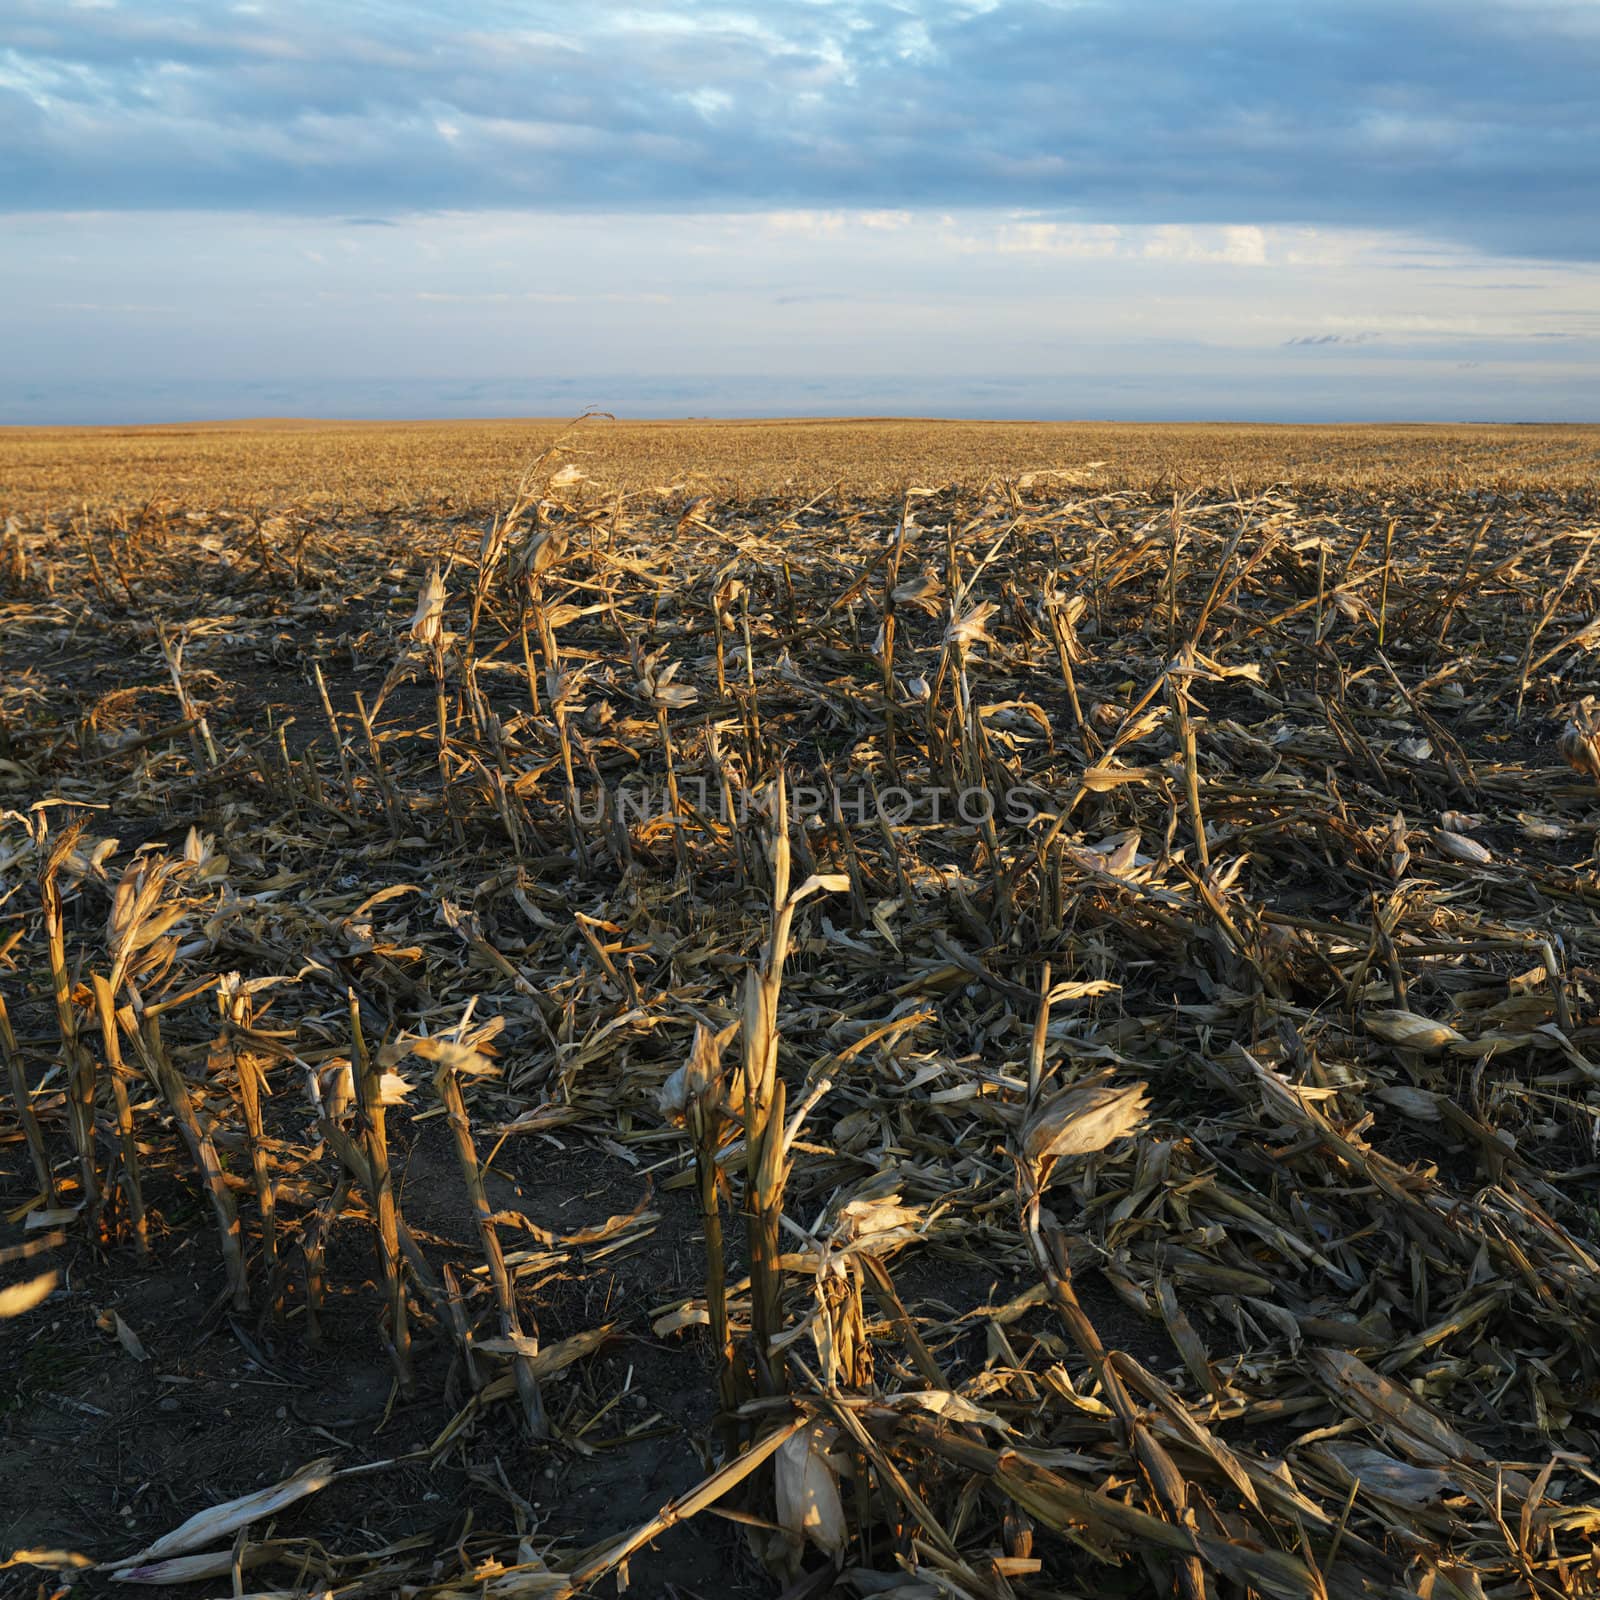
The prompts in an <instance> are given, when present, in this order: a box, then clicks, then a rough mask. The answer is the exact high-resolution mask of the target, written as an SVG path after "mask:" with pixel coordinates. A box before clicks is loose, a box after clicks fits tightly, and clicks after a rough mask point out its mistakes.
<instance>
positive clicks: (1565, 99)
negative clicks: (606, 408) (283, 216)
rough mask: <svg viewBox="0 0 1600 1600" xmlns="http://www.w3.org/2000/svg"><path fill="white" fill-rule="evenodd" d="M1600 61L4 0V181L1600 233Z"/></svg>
mask: <svg viewBox="0 0 1600 1600" xmlns="http://www.w3.org/2000/svg"><path fill="white" fill-rule="evenodd" d="M1596 82H1600V10H1597V8H1596V7H1595V6H1594V5H1593V4H1592V3H1590V0H1412V3H1408V4H1405V5H1395V4H1394V3H1393V0H1303V3H1299V4H1293V5H1286V4H1284V3H1283V0H1192V3H1190V4H1186V5H1182V6H1178V5H1173V4H1172V3H1171V0H1077V3H1073V4H1065V3H1055V0H998V3H992V0H991V3H984V0H970V3H962V0H942V3H937V4H935V3H932V0H926V3H918V0H898V3H889V0H757V3H751V4H748V5H745V6H743V7H740V6H721V5H712V4H707V5H696V6H693V7H686V6H682V5H668V4H666V3H665V0H661V3H659V5H658V8H657V9H655V10H651V9H650V5H649V0H644V3H642V4H640V3H635V4H618V3H615V0H589V3H588V4H587V5H585V6H583V7H572V6H560V7H558V6H556V5H554V4H551V3H544V0H534V3H531V4H528V3H523V4H516V3H512V0H476V3H473V0H468V3H467V4H464V5H459V6H451V7H443V6H436V5H428V4H398V3H388V0H342V3H341V4H340V5H338V6H337V7H323V6H317V5H314V4H312V3H310V0H259V3H257V4H240V5H233V6H226V5H221V4H215V3H210V0H206V3H201V0H121V3H120V4H118V3H110V4H108V3H106V0H92V3H87V4H83V3H80V4H72V3H68V0H0V208H4V209H8V210H13V211H16V210H33V209H42V210H71V209H97V208H101V209H104V208H109V209H118V210H126V209H149V208H189V209H237V210H260V211H277V212H288V213H300V214H306V213H312V214H326V215H329V216H339V215H342V214H346V213H357V214H358V215H359V217H360V219H361V220H365V219H366V218H367V217H368V216H370V215H372V214H377V215H380V216H381V215H382V214H384V213H390V212H393V213H405V212H411V211H418V210H439V209H464V210H473V209H484V208H497V207H513V208H524V209H526V208H534V209H539V208H544V209H561V210H608V209H633V210H651V211H661V210H699V209H744V208H752V207H763V208H765V207H774V206H852V207H853V206H865V207H872V206H905V205H917V206H941V207H942V206H950V207H955V206H1002V207H1004V206H1015V207H1030V208H1036V209H1040V210H1043V211H1045V212H1047V213H1050V214H1052V215H1064V216H1081V217H1088V218H1092V219H1095V220H1100V221H1113V222H1129V223H1135V222H1145V221H1162V222H1252V223H1311V224H1318V225H1341V224H1343V225H1363V226H1380V227H1385V228H1400V229H1406V230H1409V231H1414V232H1418V233H1428V234H1433V235H1436V236H1443V237H1448V238H1451V239H1454V240H1458V241H1464V242H1467V243H1470V244H1474V245H1480V246H1483V247H1485V248H1489V249H1492V250H1495V251H1498V252H1500V253H1502V254H1520V255H1528V256H1544V257H1550V258H1568V259H1600V205H1597V203H1596V202H1597V199H1600V180H1597V176H1596V173H1597V166H1600V164H1597V163H1596V161H1595V151H1596V150H1597V149H1600V97H1597V96H1596V95H1595V93H1594V85H1595V84H1596ZM353 220H354V219H353Z"/></svg>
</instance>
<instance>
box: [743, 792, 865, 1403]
mask: <svg viewBox="0 0 1600 1600" xmlns="http://www.w3.org/2000/svg"><path fill="white" fill-rule="evenodd" d="M772 796H773V805H772V811H773V832H772V843H771V853H772V929H771V933H770V935H769V937H768V940H767V947H766V949H765V951H764V952H763V953H762V959H761V965H760V967H759V968H752V969H751V970H750V971H749V972H748V973H747V974H746V976H745V985H744V1126H745V1226H746V1231H747V1235H748V1240H749V1250H750V1301H751V1331H752V1334H753V1337H754V1341H755V1368H756V1383H757V1387H758V1388H759V1390H760V1392H761V1393H762V1394H763V1395H775V1394H780V1393H782V1391H783V1383H782V1380H781V1375H780V1374H779V1373H778V1372H776V1371H774V1369H773V1366H772V1348H771V1346H772V1340H773V1338H774V1337H775V1336H776V1335H777V1334H778V1332H779V1331H780V1330H781V1328H782V1326H783V1282H782V1274H781V1270H780V1268H779V1265H778V1258H779V1255H780V1250H779V1245H778V1229H779V1224H780V1221H781V1219H782V1216H783V1190H784V1183H785V1180H786V1179H787V1176H788V1161H787V1159H786V1156H785V1153H784V1133H783V1127H784V1106H785V1095H786V1091H785V1087H784V1083H783V1080H782V1079H781V1078H780V1077H779V1076H778V996H779V993H780V991H781V989H782V987H783V963H784V958H785V956H786V955H787V954H788V950H789V932H790V929H791V927H792V925H793V923H794V914H795V910H796V908H797V907H798V906H799V904H800V902H801V901H802V900H804V899H806V898H807V896H809V895H811V894H814V893H816V892H817V891H818V890H821V889H827V890H833V891H843V890H848V889H849V887H850V879H849V877H848V876H847V875H845V874H843V873H830V874H826V875H815V876H813V877H810V878H807V879H806V881H805V882H804V883H803V884H801V886H800V887H799V888H798V889H796V890H795V891H794V893H793V894H791V893H790V892H789V865H790V860H789V794H788V786H787V784H786V782H785V780H784V775H783V771H782V769H781V768H780V769H779V772H778V778H777V782H776V783H775V784H774V785H773V788H772Z"/></svg>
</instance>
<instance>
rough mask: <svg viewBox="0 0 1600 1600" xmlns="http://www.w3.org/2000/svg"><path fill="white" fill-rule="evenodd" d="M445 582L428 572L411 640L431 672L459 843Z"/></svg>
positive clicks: (444, 786)
mask: <svg viewBox="0 0 1600 1600" xmlns="http://www.w3.org/2000/svg"><path fill="white" fill-rule="evenodd" d="M444 600H445V593H444V579H443V577H442V576H441V575H440V573H439V568H438V566H437V565H435V566H433V567H430V568H429V569H428V577H427V581H426V582H425V583H424V584H423V586H422V593H421V594H420V595H418V596H417V609H416V613H415V615H414V616H413V617H412V619H411V638H412V640H413V641H414V642H415V643H416V644H419V645H421V646H422V647H423V649H425V650H426V651H427V652H428V661H429V663H430V665H431V666H432V668H433V708H434V733H435V737H436V739H437V742H438V747H439V793H440V801H441V803H442V804H443V806H444V811H445V815H446V817H448V818H449V819H450V831H451V833H452V834H453V835H454V836H455V840H456V843H457V844H459V843H461V842H462V839H463V838H464V835H463V834H462V832H461V822H460V819H459V818H458V817H457V816H456V814H455V810H454V808H453V807H452V806H451V804H450V719H449V713H448V711H447V710H446V707H445V688H444V684H445V676H444V653H445V647H446V646H447V645H448V644H449V642H450V640H449V635H448V634H446V632H445V631H444Z"/></svg>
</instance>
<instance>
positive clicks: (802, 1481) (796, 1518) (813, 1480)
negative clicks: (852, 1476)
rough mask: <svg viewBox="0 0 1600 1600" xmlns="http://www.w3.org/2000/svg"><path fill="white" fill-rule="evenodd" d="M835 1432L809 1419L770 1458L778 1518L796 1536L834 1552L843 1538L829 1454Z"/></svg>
mask: <svg viewBox="0 0 1600 1600" xmlns="http://www.w3.org/2000/svg"><path fill="white" fill-rule="evenodd" d="M833 1440H834V1433H833V1430H832V1429H831V1428H829V1427H828V1426H827V1425H826V1424H824V1423H812V1424H811V1425H810V1426H809V1427H807V1428H803V1429H801V1431H800V1432H799V1433H796V1434H794V1435H792V1436H791V1437H790V1438H788V1439H785V1440H784V1442H783V1443H782V1444H781V1445H779V1446H778V1453H777V1455H776V1456H775V1457H774V1460H773V1468H774V1477H775V1479H776V1485H777V1495H778V1521H779V1523H780V1524H781V1525H782V1526H783V1527H785V1528H787V1529H788V1530H789V1532H790V1533H791V1534H793V1535H794V1536H795V1537H796V1538H797V1539H804V1540H806V1541H808V1542H809V1543H811V1544H814V1545H815V1546H816V1547H817V1548H818V1549H819V1550H822V1551H825V1552H826V1553H827V1554H829V1555H835V1554H837V1553H838V1551H840V1550H841V1549H843V1547H844V1541H845V1531H846V1530H845V1520H844V1504H843V1502H842V1501H841V1500H840V1498H839V1473H838V1469H837V1468H836V1467H835V1466H834V1465H833V1462H832V1461H831V1459H830V1458H829V1454H828V1452H829V1449H830V1447H831V1445H832V1443H833Z"/></svg>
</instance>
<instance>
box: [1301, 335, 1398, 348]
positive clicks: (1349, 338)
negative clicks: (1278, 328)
mask: <svg viewBox="0 0 1600 1600" xmlns="http://www.w3.org/2000/svg"><path fill="white" fill-rule="evenodd" d="M1377 337H1378V335H1377V334H1375V333H1302V334H1297V335H1296V336H1295V337H1294V338H1293V339H1285V340H1284V341H1283V342H1284V344H1285V345H1289V346H1293V345H1319V344H1346V345H1348V344H1371V343H1372V341H1373V340H1374V339H1376V338H1377Z"/></svg>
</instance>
